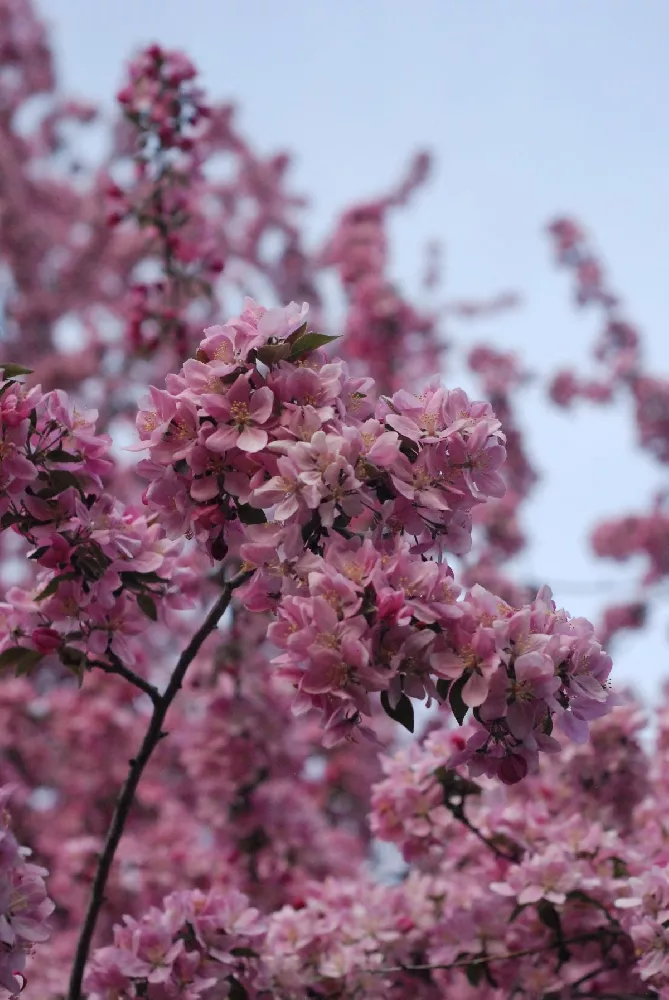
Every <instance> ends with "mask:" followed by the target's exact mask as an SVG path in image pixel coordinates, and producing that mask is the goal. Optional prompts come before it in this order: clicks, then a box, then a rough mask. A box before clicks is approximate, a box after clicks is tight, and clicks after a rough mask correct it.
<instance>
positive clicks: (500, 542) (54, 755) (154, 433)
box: [0, 0, 669, 1000]
mask: <svg viewBox="0 0 669 1000" xmlns="http://www.w3.org/2000/svg"><path fill="white" fill-rule="evenodd" d="M0 55H1V59H0V62H1V63H2V66H3V70H2V72H1V75H0V109H1V111H2V113H1V115H0V185H2V186H1V187H0V259H1V260H2V272H1V273H2V278H3V286H4V312H5V319H6V323H5V327H6V337H5V340H4V342H3V344H2V350H3V354H2V357H1V358H0V367H1V369H2V378H1V381H0V434H1V437H0V528H2V533H1V534H0V545H1V546H2V556H3V561H2V570H1V575H0V580H1V583H2V588H3V594H2V604H0V666H1V667H3V668H4V672H5V676H4V678H3V683H2V685H0V711H2V713H3V715H2V721H3V725H2V729H1V730H0V732H1V733H2V737H1V740H2V742H1V744H0V783H1V784H2V787H3V791H2V796H3V799H2V801H3V807H6V810H7V812H6V815H5V816H4V819H3V825H2V828H1V829H0V844H1V845H2V849H1V850H0V885H1V886H2V893H1V894H0V939H1V941H2V950H0V987H2V988H3V989H4V990H5V994H4V995H6V996H13V995H17V994H18V993H22V994H23V996H25V997H28V998H49V1000H56V998H61V1000H62V998H67V1000H81V998H83V997H86V998H88V1000H121V998H123V1000H125V998H138V997H148V998H151V1000H163V998H166V1000H167V998H176V997H182V998H196V997H203V998H205V1000H214V998H219V997H220V998H223V997H230V998H231V1000H245V998H247V997H248V998H253V1000H255V998H259V1000H260V998H262V997H265V998H271V997H275V998H277V1000H279V998H281V1000H284V998H285V1000H288V998H298V997H299V998H302V997H310V998H313V1000H319V998H326V997H328V998H331V997H332V998H334V997H341V998H343V997H360V998H365V1000H367V998H369V1000H374V998H376V997H379V998H381V997H387V996H393V997H397V998H403V997H405V996H408V995H412V996H415V995H417V994H418V995H419V996H421V997H425V1000H432V998H434V1000H436V998H438V997H441V996H444V995H448V996H449V997H450V996H453V997H454V998H459V997H462V998H469V997H471V998H476V997H481V998H483V997H491V998H494V1000H497V998H499V1000H501V998H512V997H527V998H534V997H537V998H538V997H541V998H544V1000H557V998H560V1000H562V998H565V1000H567V998H568V1000H572V998H581V997H595V996H598V997H655V996H669V963H668V962H667V957H666V956H667V947H668V945H667V926H669V881H668V879H667V864H668V862H669V859H668V858H667V856H666V842H667V834H666V831H665V827H664V825H663V813H664V809H663V804H664V801H665V799H664V795H665V785H666V778H665V777H664V772H665V771H666V768H665V767H664V759H665V758H664V754H665V753H666V752H667V747H668V746H669V740H667V738H666V719H665V718H664V715H665V714H666V712H665V711H664V710H663V711H662V713H661V714H660V718H659V727H658V729H659V735H658V736H657V740H656V746H655V749H654V750H653V751H652V753H651V752H650V751H649V750H648V749H647V748H646V749H644V747H643V746H642V743H641V740H640V732H641V727H642V724H643V720H642V718H641V717H640V713H639V711H638V709H636V708H635V706H634V705H633V704H632V703H631V702H629V701H623V699H621V698H620V696H617V695H614V694H613V693H612V691H611V689H610V687H609V682H608V677H609V672H610V669H611V661H610V658H609V657H608V655H607V654H606V652H605V651H604V649H603V648H602V645H601V642H600V640H599V639H598V637H597V635H596V633H595V629H594V628H593V626H592V625H591V624H590V623H589V622H587V621H585V620H584V619H582V618H571V617H570V616H569V615H567V614H566V612H564V611H561V610H559V609H557V608H556V606H555V604H554V602H553V601H552V598H551V592H550V590H549V589H548V587H546V586H545V587H542V589H541V590H540V591H539V592H538V594H537V593H530V592H529V591H528V588H527V587H526V586H525V584H524V582H523V581H518V580H515V579H514V578H513V577H512V575H511V574H510V573H509V571H508V567H507V565H506V564H507V562H508V560H509V558H510V557H511V556H513V555H514V554H515V553H517V552H518V551H519V550H520V549H521V548H522V546H523V545H524V537H523V533H522V528H521V513H522V504H523V502H524V501H525V500H526V498H527V497H528V496H529V494H530V492H531V489H532V486H533V484H534V481H535V478H536V475H535V472H534V470H533V468H532V466H531V463H530V460H529V458H528V456H527V454H526V452H525V449H524V447H523V441H522V436H521V431H520V427H519V424H518V422H517V419H516V416H515V413H514V397H515V395H516V392H517V389H518V387H519V386H520V385H521V384H522V381H523V379H524V376H525V373H524V372H523V371H522V370H521V368H520V366H519V364H518V363H517V361H516V359H514V358H513V357H512V356H511V355H505V354H501V353H500V352H496V351H493V350H491V349H490V348H488V347H484V346H483V347H478V348H475V349H473V350H472V351H471V353H470V356H469V363H470V367H471V369H472V371H473V372H475V373H477V375H478V376H479V377H480V379H481V384H482V394H483V395H485V396H487V397H488V399H489V402H478V401H473V400H471V399H469V398H468V397H467V395H466V394H465V393H464V392H463V391H462V390H460V389H457V388H449V389H447V388H445V387H443V386H442V385H441V383H440V381H439V380H438V379H437V380H435V379H434V378H432V377H431V376H432V374H433V372H434V371H435V370H436V369H437V368H438V366H439V365H440V363H441V356H442V353H443V339H442V338H441V335H440V331H439V329H438V323H437V317H435V316H430V315H427V314H424V313H422V312H421V311H420V310H419V309H418V308H415V307H414V306H412V305H411V304H410V303H409V302H407V301H405V299H404V298H403V297H402V295H401V293H400V292H399V291H398V290H397V289H396V288H394V287H393V286H392V285H391V284H390V282H389V280H388V277H387V269H388V261H387V257H388V245H387V235H386V221H387V217H388V213H389V212H390V211H391V210H393V209H394V208H396V207H397V206H401V205H404V204H405V203H406V202H407V200H408V199H409V197H410V196H411V194H412V193H413V191H414V190H415V189H416V187H417V186H418V185H419V184H420V183H421V182H422V181H423V179H424V178H425V176H426V174H427V170H428V167H429V160H428V158H427V157H426V156H425V155H420V156H419V157H417V158H416V159H415V161H414V163H413V164H412V166H411V168H410V170H409V172H408V173H407V176H406V178H405V179H404V180H403V181H402V183H400V184H399V185H398V186H397V189H396V190H395V191H393V192H391V193H390V194H389V195H388V196H386V197H384V198H380V199H378V200H377V201H375V202H373V203H369V204H365V205H361V206H357V207H354V208H352V209H350V210H349V211H347V212H346V213H345V214H344V215H343V216H342V218H341V219H340V220H339V221H338V223H337V224H336V225H335V226H334V227H333V232H332V235H331V237H330V238H329V239H328V240H327V241H326V244H325V246H323V247H321V248H317V249H315V250H314V249H309V248H308V247H307V246H306V241H305V240H304V237H303V236H302V227H301V219H300V211H301V208H302V204H303V203H302V201H301V200H300V199H298V198H296V197H295V196H294V195H292V194H291V193H290V192H289V191H288V190H287V187H286V168H287V165H288V160H287V158H286V157H285V156H283V155H282V156H277V157H274V158H272V159H270V160H262V159H261V158H260V157H258V156H257V155H256V154H255V153H254V151H253V150H252V149H251V147H250V146H249V144H248V143H247V142H246V140H244V139H243V138H242V137H241V135H240V134H239V133H238V131H237V129H236V127H235V124H234V120H233V116H232V112H231V109H230V108H229V107H226V106H212V105H210V104H209V103H208V102H207V101H206V99H205V97H204V95H203V94H202V92H201V91H200V89H199V87H198V86H197V82H196V73H195V70H194V68H193V67H192V66H191V64H190V63H189V62H188V60H187V59H186V58H185V57H184V56H182V55H181V54H179V53H174V52H167V51H164V50H163V49H161V48H160V47H158V46H153V47H151V48H150V49H148V50H146V51H145V52H142V53H141V54H140V55H139V56H138V57H137V58H136V59H135V60H134V61H133V63H132V64H131V66H130V70H129V79H128V82H127V84H126V85H125V86H124V87H123V89H122V90H121V91H120V93H119V95H118V100H119V103H120V107H121V110H122V118H121V120H120V121H119V122H118V123H116V124H115V126H114V129H113V142H112V146H111V149H110V152H109V155H108V158H107V160H106V161H105V163H104V164H103V165H102V166H101V167H100V168H99V170H96V171H94V172H92V173H90V174H89V173H86V172H83V174H82V171H81V170H73V169H72V162H71V161H69V160H68V147H67V146H66V145H65V144H64V139H63V133H62V128H63V126H64V125H65V124H66V123H67V124H72V122H73V121H76V122H78V123H79V124H81V125H82V126H84V125H85V123H86V122H87V121H89V120H91V118H92V116H93V114H94V112H93V110H92V109H89V108H84V107H83V106H81V105H77V104H73V103H72V102H62V101H60V100H59V99H58V98H57V97H56V92H55V80H54V73H53V65H52V59H51V54H50V50H49V47H48V42H47V39H46V37H45V34H44V29H43V27H42V26H41V24H40V23H39V21H38V19H37V18H36V15H35V13H34V11H33V10H32V8H31V6H30V4H29V3H28V2H27V0H0ZM38 96H40V97H41V98H42V99H43V100H44V102H45V109H46V110H45V111H44V115H43V117H42V119H41V120H40V121H39V122H38V124H37V126H36V127H35V129H34V131H32V132H28V131H26V129H25V128H23V127H22V126H21V120H22V119H21V117H20V113H21V111H22V110H23V109H24V108H25V107H26V106H27V104H28V102H29V101H31V100H33V99H34V98H36V97H38ZM221 156H224V157H226V158H227V165H228V167H229V169H228V170H227V171H226V173H225V176H224V177H223V178H221V176H220V175H217V173H216V169H215V164H216V162H217V161H216V158H217V157H221ZM570 226H571V229H570V228H569V227H570ZM554 233H555V234H556V238H557V239H558V240H559V241H560V246H561V248H562V253H563V255H565V260H567V261H568V262H571V263H575V265H576V266H577V268H578V274H579V281H580V283H581V286H580V287H582V288H585V289H589V290H590V291H589V292H588V295H587V296H586V298H588V299H590V298H595V299H597V301H601V303H602V304H603V306H604V308H605V309H606V310H609V312H607V322H608V327H607V331H608V332H607V344H609V342H610V344H611V345H612V346H611V347H610V348H609V347H607V348H606V349H602V352H601V357H602V360H603V361H604V362H605V363H606V364H609V365H610V373H609V381H608V382H607V383H606V385H605V388H602V386H603V385H604V383H603V382H602V383H597V384H595V383H588V385H586V386H582V385H581V384H580V383H578V382H577V381H576V380H575V379H574V378H573V377H572V376H566V375H563V376H560V377H559V378H558V379H557V380H556V382H555V384H554V387H553V395H554V397H555V398H556V399H557V400H558V401H559V402H566V401H568V400H569V399H571V398H572V397H574V396H575V395H577V394H578V393H579V392H581V393H582V394H585V395H588V396H590V398H596V399H597V400H599V399H602V398H604V397H605V396H606V395H607V393H609V394H610V393H611V392H612V391H613V389H614V388H615V387H617V385H618V382H620V384H621V385H623V384H624V385H626V386H629V387H630V388H631V390H632V392H634V393H638V394H640V396H639V398H640V399H647V393H646V395H644V393H645V392H646V390H645V389H644V387H643V384H642V383H643V378H644V376H643V375H642V373H641V370H640V363H639V360H638V356H637V355H636V354H630V350H632V349H634V347H635V341H634V340H633V339H632V340H630V337H631V334H630V332H629V328H628V327H626V326H625V324H624V323H622V321H621V320H619V319H618V318H617V317H616V315H614V314H613V313H610V310H611V309H613V306H614V304H613V303H612V302H610V301H609V296H608V293H606V292H605V290H604V285H603V279H602V278H601V277H600V276H598V274H597V275H595V276H594V277H593V276H592V274H594V271H593V268H592V265H591V263H590V262H589V258H588V254H587V251H586V250H585V245H584V242H583V237H582V236H581V234H580V231H578V230H577V229H575V227H574V226H573V225H572V224H569V223H565V222H563V223H560V224H556V226H555V227H554ZM277 245H278V247H279V249H278V250H277V249H276V247H277ZM268 247H269V249H268ZM272 247H274V249H273V250H272V249H271V248H272ZM433 263H434V262H433ZM588 268H590V270H588ZM326 271H334V272H335V273H336V275H337V276H338V278H339V284H340V288H341V292H342V296H343V300H344V302H345V306H346V314H345V320H344V324H343V336H341V337H338V331H336V330H333V329H331V328H330V326H329V324H328V309H327V296H326V295H325V293H324V291H323V290H322V286H323V282H322V276H323V274H324V272H326ZM591 272H592V273H591ZM589 274H590V275H591V276H590V277H588V275H589ZM433 277H434V275H431V276H430V278H431V279H432V278H433ZM593 290H594V291H593ZM595 292H596V294H595ZM260 298H263V299H264V300H265V301H266V302H267V303H268V305H267V306H261V305H259V304H258V302H257V301H256V299H258V300H259V299H260ZM286 302H288V303H290V304H289V305H285V304H284V303H286ZM230 303H234V304H235V308H236V311H237V313H238V315H236V316H234V318H231V317H232V316H233V315H234V312H235V308H232V306H231V305H229V304H230ZM273 303H279V304H278V305H276V304H273ZM508 304H510V302H509V300H508V298H505V297H498V298H497V299H493V300H491V302H490V303H487V304H483V305H476V306H474V305H471V304H459V305H455V306H452V307H451V308H452V309H455V310H458V311H459V312H460V313H462V314H474V313H476V312H477V311H480V310H486V309H488V310H489V309H495V308H500V307H503V306H505V305H508ZM616 324H617V325H618V326H622V327H624V329H626V330H628V332H627V334H625V333H624V330H623V333H616V332H615V330H612V329H610V328H613V327H616ZM65 327H67V328H69V329H70V330H72V329H74V330H75V331H76V333H77V337H78V343H77V347H76V351H74V352H70V353H66V352H63V351H61V350H59V347H58V345H59V336H60V333H61V332H62V330H63V329H64V328H65ZM625 337H626V338H627V339H626V340H625ZM621 338H622V339H621ZM623 341H625V342H624V343H623ZM621 359H622V360H621ZM625 359H627V361H625V363H623V361H624V360H625ZM630 359H631V360H630ZM628 362H629V363H628ZM28 366H29V367H28ZM597 386H599V388H597ZM414 390H415V392H416V393H417V394H414ZM657 391H658V392H659V390H657ZM635 398H636V397H635ZM640 405H641V404H640ZM92 406H94V407H95V409H93V408H92ZM650 409H652V408H650ZM649 413H650V410H649V408H648V407H646V409H643V408H642V412H641V415H640V417H639V421H640V426H641V427H642V434H643V435H644V441H646V440H647V441H649V442H650V441H651V439H652V440H653V441H655V442H658V441H661V439H662V435H663V433H664V432H663V430H662V428H663V426H664V425H663V424H662V421H661V418H660V417H658V416H657V412H656V410H653V413H650V415H649ZM653 414H654V415H653ZM665 424H666V421H665ZM122 443H128V444H129V447H126V448H122V447H121V444H122ZM653 450H654V451H655V452H656V453H658V454H660V456H661V454H662V449H661V448H660V447H659V445H657V446H656V445H653ZM136 452H139V461H137V460H136V456H135V455H134V453H136ZM655 516H656V515H655V514H654V515H653V517H655ZM659 516H660V515H659V512H658V514H657V517H659ZM653 523H654V524H655V523H656V522H653ZM645 530H646V528H644V526H643V525H642V526H641V527H639V529H638V538H639V539H641V538H642V537H643V538H647V537H650V535H644V534H643V532H644V531H645ZM648 530H649V531H650V529H648ZM600 531H601V529H600ZM620 534H624V535H625V540H626V541H628V540H629V539H628V535H629V533H628V532H620V531H619V532H618V535H620ZM607 537H608V538H613V541H612V542H609V543H608V546H609V547H608V548H607V544H606V543H603V544H602V545H601V546H600V549H601V551H602V553H606V554H614V555H615V554H618V551H619V549H618V548H616V541H615V538H616V537H617V536H616V532H615V530H613V529H612V530H611V531H610V532H609V535H608V536H607ZM635 544H636V546H637V549H638V548H639V547H643V545H644V544H646V543H645V542H642V541H638V543H635ZM646 550H647V551H649V554H651V558H652V559H654V560H655V561H657V563H658V566H659V565H660V563H661V557H660V554H659V547H658V546H657V544H654V543H652V542H648V543H647V546H646ZM625 551H626V552H627V550H625ZM629 551H630V552H631V551H633V549H630V550H629ZM623 554H625V553H623ZM626 614H627V617H625V615H624V614H622V613H618V617H617V618H615V620H614V621H609V622H608V625H607V627H606V628H605V630H604V632H605V634H606V636H607V637H610V635H611V634H612V633H613V632H614V631H615V629H616V628H619V627H621V626H624V625H630V624H632V625H633V624H638V621H637V619H638V618H639V615H637V618H634V616H633V615H631V612H630V613H626ZM421 701H422V702H425V704H426V706H427V707H430V706H432V708H433V717H432V718H431V720H430V722H429V723H428V726H427V728H426V729H425V730H424V732H423V734H422V735H421V737H420V739H417V740H415V741H413V742H411V743H410V744H408V745H407V744H404V745H402V742H401V741H398V739H397V734H398V732H402V730H408V731H409V732H411V733H413V732H414V729H415V728H416V725H415V718H414V711H415V708H414V707H415V705H416V704H417V703H419V702H421ZM380 751H381V753H380ZM540 759H541V764H540V763H539V761H540ZM378 841H385V842H387V843H390V844H394V845H395V846H396V848H397V849H398V850H399V851H400V852H401V855H402V857H403V863H402V868H401V872H400V873H399V876H398V877H397V878H396V879H394V880H389V879H385V880H384V879H380V878H379V877H378V876H377V874H376V872H375V867H374V865H372V866H371V867H370V861H373V859H374V857H375V851H376V845H377V843H378ZM20 844H24V845H26V847H25V848H22V847H20V846H19V845H20ZM30 852H32V854H33V855H34V857H35V860H36V862H38V864H32V863H30V862H28V861H26V856H27V854H29V853H30ZM42 865H43V866H44V867H42ZM665 925H666V926H665Z"/></svg>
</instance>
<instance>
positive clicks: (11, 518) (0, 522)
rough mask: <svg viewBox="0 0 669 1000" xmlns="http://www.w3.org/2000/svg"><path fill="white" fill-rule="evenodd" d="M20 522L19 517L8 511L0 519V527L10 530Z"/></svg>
mask: <svg viewBox="0 0 669 1000" xmlns="http://www.w3.org/2000/svg"><path fill="white" fill-rule="evenodd" d="M20 521H21V515H20V514H15V513H14V512H13V511H11V510H8V511H7V512H6V513H5V514H3V515H2V517H0V527H2V528H11V526H12V525H13V524H19V523H20Z"/></svg>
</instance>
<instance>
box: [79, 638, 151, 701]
mask: <svg viewBox="0 0 669 1000" xmlns="http://www.w3.org/2000/svg"><path fill="white" fill-rule="evenodd" d="M108 656H109V658H110V660H111V661H112V662H111V663H103V662H102V660H89V661H88V665H89V667H97V668H98V670H104V672H105V673H106V674H117V675H118V676H119V677H123V678H125V680H126V681H129V682H130V683H131V684H133V685H134V686H135V687H136V688H139V690H140V691H143V692H144V694H148V696H149V698H150V699H151V701H152V702H153V704H154V705H157V704H158V702H159V701H160V691H159V690H158V688H157V687H154V685H153V684H150V683H149V682H148V681H145V680H144V678H143V677H140V676H139V674H136V673H135V672H134V670H130V668H129V667H126V666H125V664H123V663H122V662H121V661H120V660H119V658H118V656H117V655H116V654H115V653H112V652H111V650H110V651H109V653H108Z"/></svg>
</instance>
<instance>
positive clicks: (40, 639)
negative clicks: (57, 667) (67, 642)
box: [32, 626, 63, 653]
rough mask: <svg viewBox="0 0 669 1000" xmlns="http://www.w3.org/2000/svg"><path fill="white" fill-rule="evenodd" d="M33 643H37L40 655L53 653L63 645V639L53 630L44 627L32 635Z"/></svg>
mask: <svg viewBox="0 0 669 1000" xmlns="http://www.w3.org/2000/svg"><path fill="white" fill-rule="evenodd" d="M32 641H33V642H34V643H35V648H36V649H37V650H38V652H40V653H53V651H54V650H56V649H58V647H59V646H60V645H61V643H62V641H63V640H62V637H61V636H60V635H59V633H58V632H56V630H55V629H53V628H45V627H44V626H42V627H40V628H36V629H35V631H34V632H33V634H32Z"/></svg>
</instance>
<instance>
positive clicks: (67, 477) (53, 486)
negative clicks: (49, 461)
mask: <svg viewBox="0 0 669 1000" xmlns="http://www.w3.org/2000/svg"><path fill="white" fill-rule="evenodd" d="M70 486H74V488H75V489H76V490H80V489H81V483H80V482H79V480H78V479H77V477H76V476H75V474H74V473H73V472H69V471H68V470H67V469H51V470H49V486H48V487H47V492H48V493H49V494H50V495H51V496H57V495H58V494H59V493H64V492H65V490H67V489H69V487H70Z"/></svg>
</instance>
